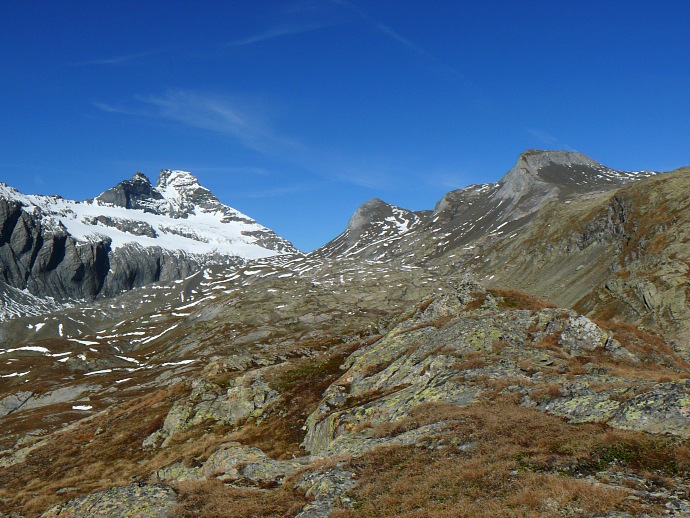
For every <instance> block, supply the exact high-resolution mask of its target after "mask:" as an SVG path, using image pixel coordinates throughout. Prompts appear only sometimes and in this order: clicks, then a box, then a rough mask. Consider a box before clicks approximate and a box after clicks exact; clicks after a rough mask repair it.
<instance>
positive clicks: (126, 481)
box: [0, 152, 690, 518]
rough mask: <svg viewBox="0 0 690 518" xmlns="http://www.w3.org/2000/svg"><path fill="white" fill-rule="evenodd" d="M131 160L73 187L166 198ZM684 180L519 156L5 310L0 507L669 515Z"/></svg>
mask: <svg viewBox="0 0 690 518" xmlns="http://www.w3.org/2000/svg"><path fill="white" fill-rule="evenodd" d="M647 176H651V177H647ZM135 180H136V181H135ZM638 180H639V181H638ZM133 182H134V183H136V184H137V185H128V186H124V187H123V188H122V190H120V191H118V192H116V193H114V194H113V195H112V196H111V195H107V196H105V199H102V200H99V201H98V202H96V201H95V200H94V201H93V202H91V203H92V204H96V203H99V204H104V205H105V204H106V203H108V204H112V205H114V206H115V207H120V208H122V207H121V206H125V207H126V206H127V205H128V204H130V205H131V206H137V207H138V209H137V210H140V211H142V212H143V213H146V214H155V215H160V214H159V213H166V214H169V213H170V211H172V212H173V213H174V212H175V211H177V210H178V209H177V207H178V206H179V205H175V206H171V205H170V204H166V203H164V201H163V200H164V197H163V196H162V195H161V197H158V196H156V194H155V193H152V192H151V191H150V189H149V188H148V187H147V186H146V185H144V184H142V183H141V181H140V179H133ZM147 189H149V190H148V191H147ZM689 190H690V173H689V172H688V170H680V171H676V172H673V173H667V174H659V175H651V174H649V173H643V174H635V173H620V172H616V171H612V170H609V169H606V168H604V167H603V166H599V165H597V164H596V162H593V161H591V160H590V159H587V158H586V157H582V156H581V155H577V154H571V153H566V152H539V153H537V152H528V153H526V154H525V155H523V156H522V157H521V158H520V159H519V160H518V164H517V165H516V167H515V168H513V169H512V170H511V171H510V172H509V173H508V174H507V175H506V176H505V177H504V178H503V179H502V180H501V181H500V182H498V183H496V184H485V185H478V186H470V187H468V188H465V189H462V190H458V191H453V192H452V193H449V194H448V195H446V196H445V197H444V198H443V199H442V200H441V201H440V202H439V203H438V204H437V206H436V208H435V210H434V211H433V212H432V211H428V212H427V211H423V212H412V211H406V210H405V209H401V208H399V207H395V206H391V205H388V204H386V203H384V202H382V201H380V200H372V201H370V202H367V203H366V204H365V205H364V206H363V207H361V208H360V210H358V211H357V213H356V214H355V215H353V217H352V219H351V221H350V223H349V225H348V228H347V229H346V231H345V232H344V233H343V234H341V235H340V236H339V237H338V238H336V239H335V240H333V241H332V242H331V243H329V244H328V245H326V246H325V247H323V248H321V249H319V250H317V251H315V252H313V253H310V254H301V253H294V254H278V255H273V256H271V257H263V258H259V259H255V260H250V261H247V262H246V263H245V264H242V265H226V264H213V265H207V266H205V267H204V268H203V269H202V270H201V271H199V272H197V273H195V274H192V275H190V276H188V277H185V278H183V279H179V280H176V281H173V282H158V283H154V284H151V285H147V286H142V287H139V288H136V289H133V290H131V291H129V292H126V293H122V294H119V295H117V296H115V297H113V298H111V299H105V298H99V299H96V300H94V301H92V302H89V303H88V304H76V305H74V307H69V308H63V309H57V310H54V311H52V312H51V313H47V314H40V315H33V316H29V317H23V318H15V319H12V320H9V321H6V322H4V323H0V340H2V345H1V346H0V360H1V361H0V387H2V389H1V391H0V414H3V415H2V416H0V467H2V468H3V469H2V470H1V471H0V512H12V511H15V512H16V511H18V512H22V513H25V514H26V515H27V516H36V515H40V513H42V512H44V511H45V510H46V509H48V508H49V507H51V506H53V505H56V507H54V508H53V509H52V510H51V511H49V512H48V513H47V514H46V515H45V516H60V515H65V514H69V513H72V512H76V513H78V512H79V510H80V509H84V508H86V507H88V508H89V509H92V510H94V512H95V510H106V509H110V510H112V509H117V512H116V514H120V515H124V514H126V513H128V512H129V513H131V514H134V515H142V516H145V515H146V514H145V513H146V509H150V508H151V507H152V506H153V507H154V508H156V509H157V510H161V511H160V512H161V513H163V512H164V511H163V510H166V511H165V514H166V515H167V516H243V513H244V515H247V514H253V515H257V516H261V515H267V516H272V515H274V516H275V515H280V516H299V517H300V518H306V517H312V516H338V517H342V516H359V515H372V516H373V515H376V516H416V515H418V514H419V513H420V512H424V513H428V514H430V515H434V513H436V514H438V515H453V516H455V515H460V516H462V515H471V516H544V517H546V516H555V515H559V516H587V517H590V516H591V517H594V516H618V515H621V516H640V515H643V516H662V515H666V516H668V515H670V516H687V515H688V513H690V485H689V484H688V482H687V481H688V478H687V473H688V469H689V467H690V464H689V463H688V455H687V452H688V448H689V447H690V444H689V443H688V441H689V440H690V418H689V417H688V416H690V383H689V382H688V379H690V364H688V362H687V360H688V357H689V355H688V354H687V347H685V346H686V344H687V340H685V341H683V339H682V336H683V335H682V334H679V333H680V331H681V330H682V326H681V325H680V324H682V323H683V322H686V320H684V319H685V317H686V316H687V308H688V307H690V306H689V305H688V300H690V298H688V295H689V291H690V284H689V281H688V279H689V277H688V271H689V270H690V266H689V265H690V248H689V247H688V236H687V235H686V234H687V228H690V227H689V224H690V223H689V222H688V221H687V218H688V216H687V214H689V213H690V211H689V210H688V206H687V205H688V201H687V199H686V198H687V196H686V193H687V192H688V191H689ZM118 204H119V205H118ZM469 272H472V273H469ZM478 281H481V282H478ZM508 288H513V289H508ZM518 289H519V290H521V291H516V290H518ZM523 291H528V292H531V293H532V295H529V294H526V293H523ZM0 295H2V293H0ZM25 295H26V294H25ZM533 295H542V296H543V295H546V296H547V297H548V298H549V299H552V302H553V301H556V302H558V303H559V305H562V306H564V307H561V308H558V307H555V305H554V304H552V303H549V302H547V301H545V300H543V298H536V297H534V296H533ZM31 300H32V299H31V298H30V297H28V296H27V297H26V298H24V299H23V303H24V304H26V305H30V304H31ZM573 306H574V307H575V309H576V310H577V311H576V310H574V309H571V308H572V307H573ZM50 310H51V308H49V307H48V308H46V311H50ZM578 311H579V312H580V313H587V314H588V315H590V317H591V318H592V319H590V318H587V317H586V316H583V315H582V314H580V313H578ZM595 318H596V319H597V320H594V319H595ZM639 323H642V324H644V326H641V325H637V324H639ZM676 324H678V326H676ZM674 326H675V327H674ZM104 512H105V511H104Z"/></svg>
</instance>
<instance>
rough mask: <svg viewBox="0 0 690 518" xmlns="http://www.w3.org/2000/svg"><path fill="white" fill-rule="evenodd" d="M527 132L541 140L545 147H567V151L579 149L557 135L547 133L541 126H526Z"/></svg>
mask: <svg viewBox="0 0 690 518" xmlns="http://www.w3.org/2000/svg"><path fill="white" fill-rule="evenodd" d="M526 129H527V132H528V133H529V134H530V135H532V136H533V137H534V138H535V139H537V141H539V143H540V144H542V145H543V146H545V147H550V148H554V147H558V148H562V149H565V150H567V151H577V149H575V148H573V147H572V146H569V145H568V144H566V143H565V142H562V141H561V140H560V139H558V138H557V137H554V136H553V135H551V134H550V133H547V132H546V131H544V130H541V129H539V128H526Z"/></svg>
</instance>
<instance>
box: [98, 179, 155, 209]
mask: <svg viewBox="0 0 690 518" xmlns="http://www.w3.org/2000/svg"><path fill="white" fill-rule="evenodd" d="M163 199H164V198H163V195H162V194H161V193H160V192H158V191H157V190H156V189H154V188H153V186H152V185H151V182H150V181H149V179H148V178H147V177H146V176H145V175H143V174H141V173H136V174H135V175H134V176H133V177H132V178H131V179H130V180H125V181H124V182H120V183H118V184H117V185H116V186H115V187H113V188H112V189H108V190H107V191H105V192H104V193H102V194H101V195H100V196H98V197H97V198H96V200H97V201H98V202H99V203H100V204H103V205H112V206H114V207H124V208H126V209H141V210H143V211H144V212H154V213H155V212H156V211H155V207H156V206H157V205H158V204H160V203H161V202H162V201H163Z"/></svg>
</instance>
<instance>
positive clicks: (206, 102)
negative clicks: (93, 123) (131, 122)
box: [92, 90, 302, 157]
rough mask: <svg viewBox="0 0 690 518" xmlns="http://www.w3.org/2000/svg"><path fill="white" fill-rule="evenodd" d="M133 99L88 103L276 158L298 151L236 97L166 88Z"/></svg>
mask: <svg viewBox="0 0 690 518" xmlns="http://www.w3.org/2000/svg"><path fill="white" fill-rule="evenodd" d="M135 101H136V104H126V105H112V104H107V103H102V102H93V103H92V104H93V105H94V106H95V107H96V108H98V109H100V110H102V111H105V112H107V113H116V114H123V115H136V116H144V117H150V118H155V119H164V120H169V121H175V122H178V123H181V124H184V125H186V126H191V127H193V128H198V129H203V130H207V131H211V132H213V133H217V134H220V135H224V136H227V137H231V138H233V139H235V140H237V141H239V142H240V143H241V144H242V145H244V146H245V147H247V148H250V149H253V150H255V151H258V152H260V153H264V154H267V155H271V156H279V157H280V156H285V155H289V154H294V153H296V152H301V150H302V146H301V144H300V143H298V142H296V141H292V140H289V139H287V138H284V137H282V136H280V135H277V134H275V133H274V132H273V130H272V129H271V128H270V125H269V124H268V123H267V122H266V121H265V120H264V118H263V117H262V116H261V114H260V113H258V111H252V110H251V109H250V108H249V107H248V105H249V103H247V102H243V101H242V100H239V99H233V98H231V97H226V96H220V95H212V94H202V93H196V92H190V91H185V90H170V91H168V92H166V93H164V94H162V95H157V96H156V95H150V96H136V97H135Z"/></svg>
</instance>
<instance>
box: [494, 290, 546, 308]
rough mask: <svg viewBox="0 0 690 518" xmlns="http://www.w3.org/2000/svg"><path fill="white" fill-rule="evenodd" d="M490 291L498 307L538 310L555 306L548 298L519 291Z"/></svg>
mask: <svg viewBox="0 0 690 518" xmlns="http://www.w3.org/2000/svg"><path fill="white" fill-rule="evenodd" d="M490 292H491V293H492V294H493V295H494V296H495V297H496V298H497V299H498V300H499V302H498V307H499V308H501V309H509V310H510V309H527V310H530V311H539V310H541V309H544V308H555V307H556V306H555V305H554V304H552V303H551V302H549V301H548V300H545V299H541V298H539V297H534V296H532V295H528V294H527V293H523V292H521V291H516V290H505V289H492V290H490Z"/></svg>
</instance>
